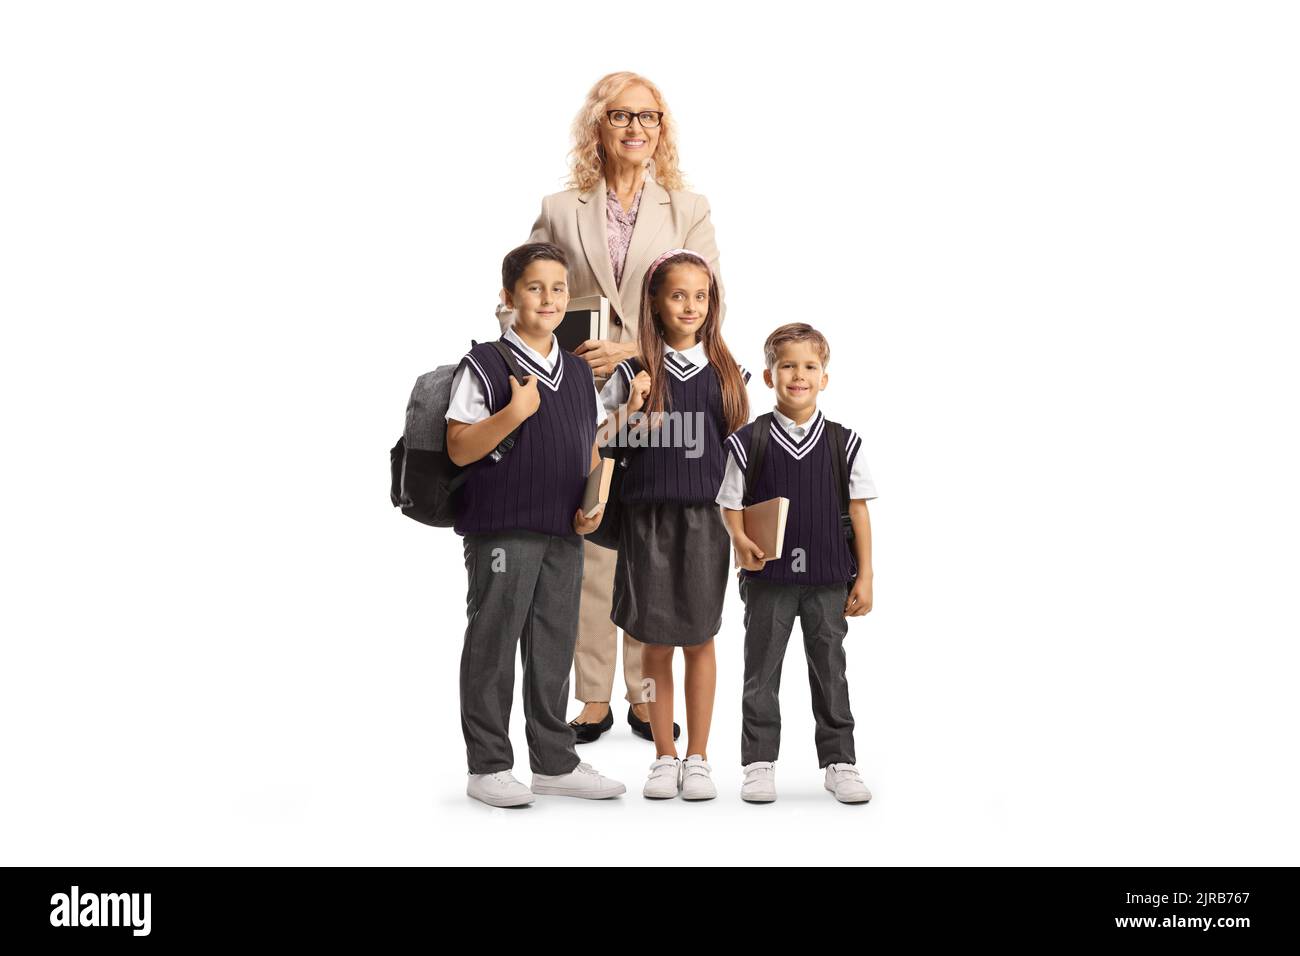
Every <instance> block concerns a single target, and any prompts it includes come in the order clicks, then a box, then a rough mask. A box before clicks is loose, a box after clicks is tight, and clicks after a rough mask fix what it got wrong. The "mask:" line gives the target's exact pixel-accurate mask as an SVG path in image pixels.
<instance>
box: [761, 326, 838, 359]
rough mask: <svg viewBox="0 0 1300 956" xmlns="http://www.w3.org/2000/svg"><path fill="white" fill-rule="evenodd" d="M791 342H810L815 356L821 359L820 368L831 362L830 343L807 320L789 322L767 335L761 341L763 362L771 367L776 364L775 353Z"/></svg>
mask: <svg viewBox="0 0 1300 956" xmlns="http://www.w3.org/2000/svg"><path fill="white" fill-rule="evenodd" d="M792 342H811V343H812V344H813V347H814V348H815V349H817V356H818V357H819V358H820V359H821V360H822V368H826V366H828V365H830V364H831V345H830V343H829V342H827V341H826V336H824V335H822V334H821V333H820V332H818V331H817V330H816V329H814V328H813V327H812V326H811V325H809V324H808V323H807V322H791V323H789V324H788V325H783V326H781V327H780V328H779V329H777V330H776V331H774V332H773V333H772V334H771V335H769V336H768V337H767V341H766V342H764V343H763V362H764V364H765V365H766V366H767V367H768V368H769V369H771V368H772V366H774V365H775V364H776V355H777V353H778V352H779V351H781V346H783V345H789V344H791V343H792Z"/></svg>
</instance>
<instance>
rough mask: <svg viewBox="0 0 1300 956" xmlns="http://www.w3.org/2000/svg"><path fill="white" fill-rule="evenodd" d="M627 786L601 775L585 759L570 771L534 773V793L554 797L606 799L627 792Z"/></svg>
mask: <svg viewBox="0 0 1300 956" xmlns="http://www.w3.org/2000/svg"><path fill="white" fill-rule="evenodd" d="M626 792H627V787H625V786H623V785H622V784H621V783H619V782H618V781H617V780H613V779H611V778H609V777H605V776H601V774H600V773H598V772H597V771H596V770H594V769H593V768H592V766H591V764H589V763H587V762H586V761H583V762H582V763H579V764H578V765H577V766H576V767H574V768H573V769H572V770H570V771H569V772H568V773H561V774H554V775H552V774H546V773H535V774H533V793H539V794H547V795H550V796H553V797H582V798H583V799H584V800H605V799H607V798H609V797H617V796H618V795H619V794H620V793H626Z"/></svg>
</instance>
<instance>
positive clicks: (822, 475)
mask: <svg viewBox="0 0 1300 956" xmlns="http://www.w3.org/2000/svg"><path fill="white" fill-rule="evenodd" d="M753 430H754V423H753V422H750V423H749V424H748V425H746V426H745V427H744V428H741V429H738V430H737V431H736V433H735V434H734V435H732V436H731V437H730V438H728V439H727V443H726V447H727V451H729V452H730V453H731V455H732V456H733V457H734V458H735V459H736V464H737V465H739V466H740V469H741V471H742V472H743V471H746V469H747V466H748V457H749V443H750V436H751V435H752V434H753ZM844 433H845V436H846V439H847V436H848V430H847V429H845V431H844ZM851 444H852V446H853V447H852V448H850V450H849V453H848V463H849V469H850V470H852V468H853V459H854V457H856V455H857V452H858V445H859V443H851ZM834 469H835V459H834V456H833V455H832V453H831V439H830V432H829V430H828V429H827V428H826V419H825V417H824V416H823V415H822V413H821V410H820V409H819V410H818V411H817V413H816V415H815V416H814V419H813V421H812V422H810V424H809V428H808V432H807V434H805V435H804V438H803V440H802V441H796V440H795V439H794V438H792V437H791V436H790V435H789V434H788V433H787V432H786V430H785V429H784V428H782V427H781V425H780V423H779V422H777V421H776V420H775V419H774V420H773V421H772V431H771V435H770V437H769V439H768V443H767V450H766V452H764V454H763V461H762V465H761V468H760V474H758V475H756V476H755V479H754V485H753V501H754V502H759V501H767V500H768V499H769V498H778V497H781V498H789V499H790V509H789V512H788V513H787V515H786V522H785V540H784V543H783V544H782V548H781V557H779V558H777V559H775V560H772V561H768V562H767V563H766V564H765V565H763V570H762V571H747V570H744V569H743V568H742V569H741V572H740V573H741V574H743V575H744V576H745V577H748V578H753V579H755V580H758V581H771V582H774V583H777V584H809V585H824V584H844V583H846V582H847V581H848V579H849V578H850V577H851V576H852V575H853V573H854V571H855V569H856V562H855V560H854V558H853V554H852V552H851V551H850V549H849V544H848V542H847V541H846V540H845V538H844V531H843V527H842V526H841V524H840V499H839V490H838V488H837V487H836V484H835V471H834ZM796 567H802V569H803V570H795V568H796Z"/></svg>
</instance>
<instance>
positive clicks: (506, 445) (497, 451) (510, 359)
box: [470, 339, 564, 461]
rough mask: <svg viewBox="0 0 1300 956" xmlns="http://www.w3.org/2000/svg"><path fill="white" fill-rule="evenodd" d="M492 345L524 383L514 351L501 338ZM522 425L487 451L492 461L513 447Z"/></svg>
mask: <svg viewBox="0 0 1300 956" xmlns="http://www.w3.org/2000/svg"><path fill="white" fill-rule="evenodd" d="M470 341H471V342H473V341H474V340H473V339H470ZM474 344H475V345H477V344H478V343H477V342H475V343H474ZM492 347H493V348H495V349H496V350H497V351H498V352H500V353H501V357H502V358H503V359H505V363H506V368H507V369H509V371H510V374H511V375H513V376H514V377H515V381H516V382H518V383H519V384H520V385H522V384H524V370H523V369H522V368H521V367H520V365H519V360H518V359H517V358H515V353H514V351H513V350H512V349H511V348H510V346H508V345H506V343H505V342H504V341H503V340H501V339H496V340H494V341H493V342H492ZM556 358H557V359H558V360H559V361H561V362H563V361H564V356H563V355H559V356H556ZM523 427H524V425H523V422H520V423H519V424H518V425H516V426H515V429H514V431H512V432H511V433H510V434H509V435H507V436H506V437H505V438H503V439H501V444H499V445H497V447H496V448H494V449H492V451H490V452H488V457H489V458H491V459H492V460H493V461H500V460H501V459H502V458H503V457H504V456H505V453H506V452H508V451H509V450H510V449H511V448H514V447H515V440H516V439H517V438H518V437H519V429H521V428H523Z"/></svg>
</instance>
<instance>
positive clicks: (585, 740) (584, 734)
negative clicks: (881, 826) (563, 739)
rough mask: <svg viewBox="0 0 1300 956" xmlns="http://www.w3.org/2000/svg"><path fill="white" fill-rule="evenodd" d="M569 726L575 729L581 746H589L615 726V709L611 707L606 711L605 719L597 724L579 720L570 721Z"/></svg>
mask: <svg viewBox="0 0 1300 956" xmlns="http://www.w3.org/2000/svg"><path fill="white" fill-rule="evenodd" d="M569 726H570V727H572V728H573V733H574V735H575V736H576V737H577V738H578V739H577V742H578V743H580V744H589V743H591V742H592V741H594V740H596V739H597V738H598V737H600V735H601V734H603V733H604V732H605V731H607V730H609V729H610V728H611V727H613V726H614V708H613V707H611V708H609V709H608V710H606V711H605V719H604V720H602V721H600V722H599V723H596V724H588V723H583V724H580V723H578V722H577V720H571V721H569Z"/></svg>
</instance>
